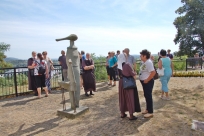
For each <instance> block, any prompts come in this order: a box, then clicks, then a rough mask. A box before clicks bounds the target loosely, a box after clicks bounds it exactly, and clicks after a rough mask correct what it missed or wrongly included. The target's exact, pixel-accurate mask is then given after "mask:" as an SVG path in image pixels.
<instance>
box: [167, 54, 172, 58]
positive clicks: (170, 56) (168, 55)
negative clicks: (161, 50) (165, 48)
mask: <svg viewBox="0 0 204 136" xmlns="http://www.w3.org/2000/svg"><path fill="white" fill-rule="evenodd" d="M166 56H167V57H169V58H170V59H173V57H174V56H173V55H172V54H166Z"/></svg>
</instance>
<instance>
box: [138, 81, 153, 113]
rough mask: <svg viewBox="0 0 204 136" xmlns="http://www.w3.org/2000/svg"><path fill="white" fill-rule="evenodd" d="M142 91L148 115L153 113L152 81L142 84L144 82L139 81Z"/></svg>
mask: <svg viewBox="0 0 204 136" xmlns="http://www.w3.org/2000/svg"><path fill="white" fill-rule="evenodd" d="M140 82H141V84H142V87H143V91H144V97H145V100H146V110H147V111H148V113H153V100H152V89H153V86H154V79H152V80H150V81H149V82H148V83H144V81H142V80H140Z"/></svg>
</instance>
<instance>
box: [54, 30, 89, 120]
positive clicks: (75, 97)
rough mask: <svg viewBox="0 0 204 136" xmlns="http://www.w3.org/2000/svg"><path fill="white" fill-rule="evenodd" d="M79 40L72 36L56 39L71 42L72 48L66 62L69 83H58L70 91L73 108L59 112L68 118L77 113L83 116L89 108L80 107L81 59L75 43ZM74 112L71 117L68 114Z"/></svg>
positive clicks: (68, 49)
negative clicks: (82, 113)
mask: <svg viewBox="0 0 204 136" xmlns="http://www.w3.org/2000/svg"><path fill="white" fill-rule="evenodd" d="M77 39H78V37H77V35H75V34H71V35H69V36H68V37H65V38H61V39H56V41H61V40H70V46H69V47H67V52H66V62H67V66H68V74H67V75H68V82H67V81H61V82H58V83H59V85H60V86H61V87H62V88H64V89H66V90H68V91H69V97H70V102H71V108H70V109H68V110H66V108H65V109H64V108H63V111H58V114H61V113H62V115H64V116H66V117H71V118H73V117H75V116H76V115H77V113H79V114H81V112H83V111H87V110H88V107H83V106H79V100H80V68H79V65H80V59H79V53H78V51H77V47H76V46H75V45H74V41H76V40H77ZM68 111H69V112H72V111H73V113H74V115H72V116H69V115H67V113H68Z"/></svg>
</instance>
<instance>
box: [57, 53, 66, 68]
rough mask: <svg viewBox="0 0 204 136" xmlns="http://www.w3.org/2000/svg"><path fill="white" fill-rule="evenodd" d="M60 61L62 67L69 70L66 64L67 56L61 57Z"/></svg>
mask: <svg viewBox="0 0 204 136" xmlns="http://www.w3.org/2000/svg"><path fill="white" fill-rule="evenodd" d="M58 61H60V62H61V65H62V69H67V68H68V67H67V62H66V56H65V55H62V56H60V57H59V59H58Z"/></svg>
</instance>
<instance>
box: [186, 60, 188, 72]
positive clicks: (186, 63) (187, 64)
mask: <svg viewBox="0 0 204 136" xmlns="http://www.w3.org/2000/svg"><path fill="white" fill-rule="evenodd" d="M187 60H188V59H186V71H187V69H188V63H187V62H188V61H187Z"/></svg>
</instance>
